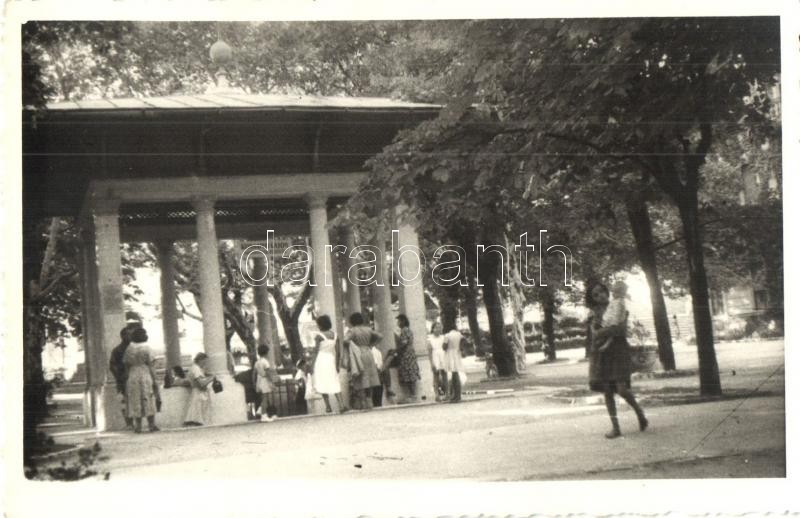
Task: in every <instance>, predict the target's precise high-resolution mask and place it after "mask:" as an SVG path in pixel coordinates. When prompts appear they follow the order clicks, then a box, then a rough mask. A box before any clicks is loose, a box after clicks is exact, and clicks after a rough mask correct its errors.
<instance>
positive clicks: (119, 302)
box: [90, 200, 126, 430]
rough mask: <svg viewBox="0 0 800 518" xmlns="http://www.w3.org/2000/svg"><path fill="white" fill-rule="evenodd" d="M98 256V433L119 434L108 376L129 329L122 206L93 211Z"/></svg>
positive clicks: (118, 411)
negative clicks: (110, 363) (123, 333)
mask: <svg viewBox="0 0 800 518" xmlns="http://www.w3.org/2000/svg"><path fill="white" fill-rule="evenodd" d="M91 217H92V227H93V229H94V254H93V256H94V257H93V261H92V262H93V264H92V265H90V268H91V270H92V277H93V281H94V283H95V286H96V293H95V295H96V299H95V300H94V301H93V303H94V308H92V309H93V310H94V311H95V313H94V319H93V320H94V321H95V325H97V326H98V327H99V329H97V330H96V334H95V336H96V337H97V338H98V340H97V341H96V344H93V346H92V348H91V354H92V356H93V361H92V362H91V364H92V386H93V388H94V391H95V394H94V401H95V403H96V407H95V413H94V417H95V426H96V427H97V429H98V430H118V429H122V428H124V427H125V421H124V419H123V415H122V408H121V406H120V403H119V400H118V399H117V395H116V388H115V385H114V383H113V379H112V378H113V377H112V376H110V375H108V360H109V358H110V357H111V351H112V349H114V347H116V346H117V345H118V344H119V342H120V336H119V333H120V331H121V330H122V328H123V327H125V322H126V319H125V302H124V299H123V296H122V284H123V282H122V263H121V255H120V240H119V202H118V201H117V200H99V201H96V202H95V203H94V205H93V207H92V216H91Z"/></svg>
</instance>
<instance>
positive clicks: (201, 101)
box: [47, 91, 441, 111]
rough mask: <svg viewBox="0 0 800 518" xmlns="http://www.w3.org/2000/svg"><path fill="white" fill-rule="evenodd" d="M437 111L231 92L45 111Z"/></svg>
mask: <svg viewBox="0 0 800 518" xmlns="http://www.w3.org/2000/svg"><path fill="white" fill-rule="evenodd" d="M218 108H225V109H244V110H246V109H259V110H264V109H276V110H281V109H285V110H291V109H300V110H307V109H312V110H318V109H319V110H325V109H331V110H369V111H373V110H419V109H422V110H437V109H439V108H441V107H440V106H439V105H435V104H426V103H412V102H406V101H400V100H395V99H388V98H382V97H344V96H337V97H333V96H328V97H325V96H315V95H280V94H247V93H239V92H235V91H231V92H215V93H205V94H193V95H168V96H161V97H142V98H138V97H128V98H108V99H98V100H81V101H63V102H55V103H49V104H48V105H47V109H48V110H54V111H61V110H81V111H85V110H101V111H102V110H114V111H118V110H153V109H155V110H192V109H218Z"/></svg>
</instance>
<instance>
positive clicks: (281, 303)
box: [268, 284, 311, 363]
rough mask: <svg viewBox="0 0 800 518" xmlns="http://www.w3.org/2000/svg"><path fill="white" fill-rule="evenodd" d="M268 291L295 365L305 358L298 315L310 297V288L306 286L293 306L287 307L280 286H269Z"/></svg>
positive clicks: (278, 356) (279, 356)
mask: <svg viewBox="0 0 800 518" xmlns="http://www.w3.org/2000/svg"><path fill="white" fill-rule="evenodd" d="M268 290H269V292H270V294H272V298H273V300H274V301H275V307H276V309H277V310H278V316H279V317H280V319H281V325H282V326H283V334H284V335H286V341H287V342H288V343H289V352H290V354H291V356H292V361H293V362H294V363H297V361H298V360H300V359H301V358H303V357H304V356H305V348H304V347H303V342H302V340H301V339H300V330H299V329H298V321H299V319H300V313H302V312H303V307H304V306H305V305H306V303H307V302H308V299H309V298H310V297H311V286H310V285H308V284H306V285H305V287H304V288H303V291H302V292H301V293H300V294H299V296H298V297H297V300H295V302H294V304H293V305H292V306H291V307H289V304H288V303H287V302H286V297H285V296H284V295H283V291H282V288H281V286H280V285H274V286H269V287H268ZM276 357H277V358H282V357H283V355H282V354H279V355H276Z"/></svg>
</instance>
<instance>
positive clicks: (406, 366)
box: [397, 345, 420, 384]
mask: <svg viewBox="0 0 800 518" xmlns="http://www.w3.org/2000/svg"><path fill="white" fill-rule="evenodd" d="M399 364H400V366H399V368H398V369H397V375H398V377H399V378H400V382H401V383H405V384H410V383H414V382H415V381H417V380H419V379H420V375H419V364H418V363H417V353H416V352H415V351H414V348H413V347H412V346H410V345H408V346H406V347H405V348H403V350H401V351H400V362H399Z"/></svg>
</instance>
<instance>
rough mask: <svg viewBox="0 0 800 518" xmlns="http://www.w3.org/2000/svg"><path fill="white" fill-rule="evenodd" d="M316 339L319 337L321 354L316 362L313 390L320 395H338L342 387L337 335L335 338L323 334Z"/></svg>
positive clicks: (318, 334)
mask: <svg viewBox="0 0 800 518" xmlns="http://www.w3.org/2000/svg"><path fill="white" fill-rule="evenodd" d="M316 337H319V352H318V353H317V357H316V359H315V360H314V374H313V379H314V383H313V385H314V387H313V390H315V391H316V392H317V393H319V394H338V393H339V392H341V391H342V387H341V384H340V383H339V373H338V372H336V333H335V332H334V333H333V338H328V337H327V336H325V335H324V334H323V333H317V334H316V335H315V338H314V339H315V340H317V338H316Z"/></svg>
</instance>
